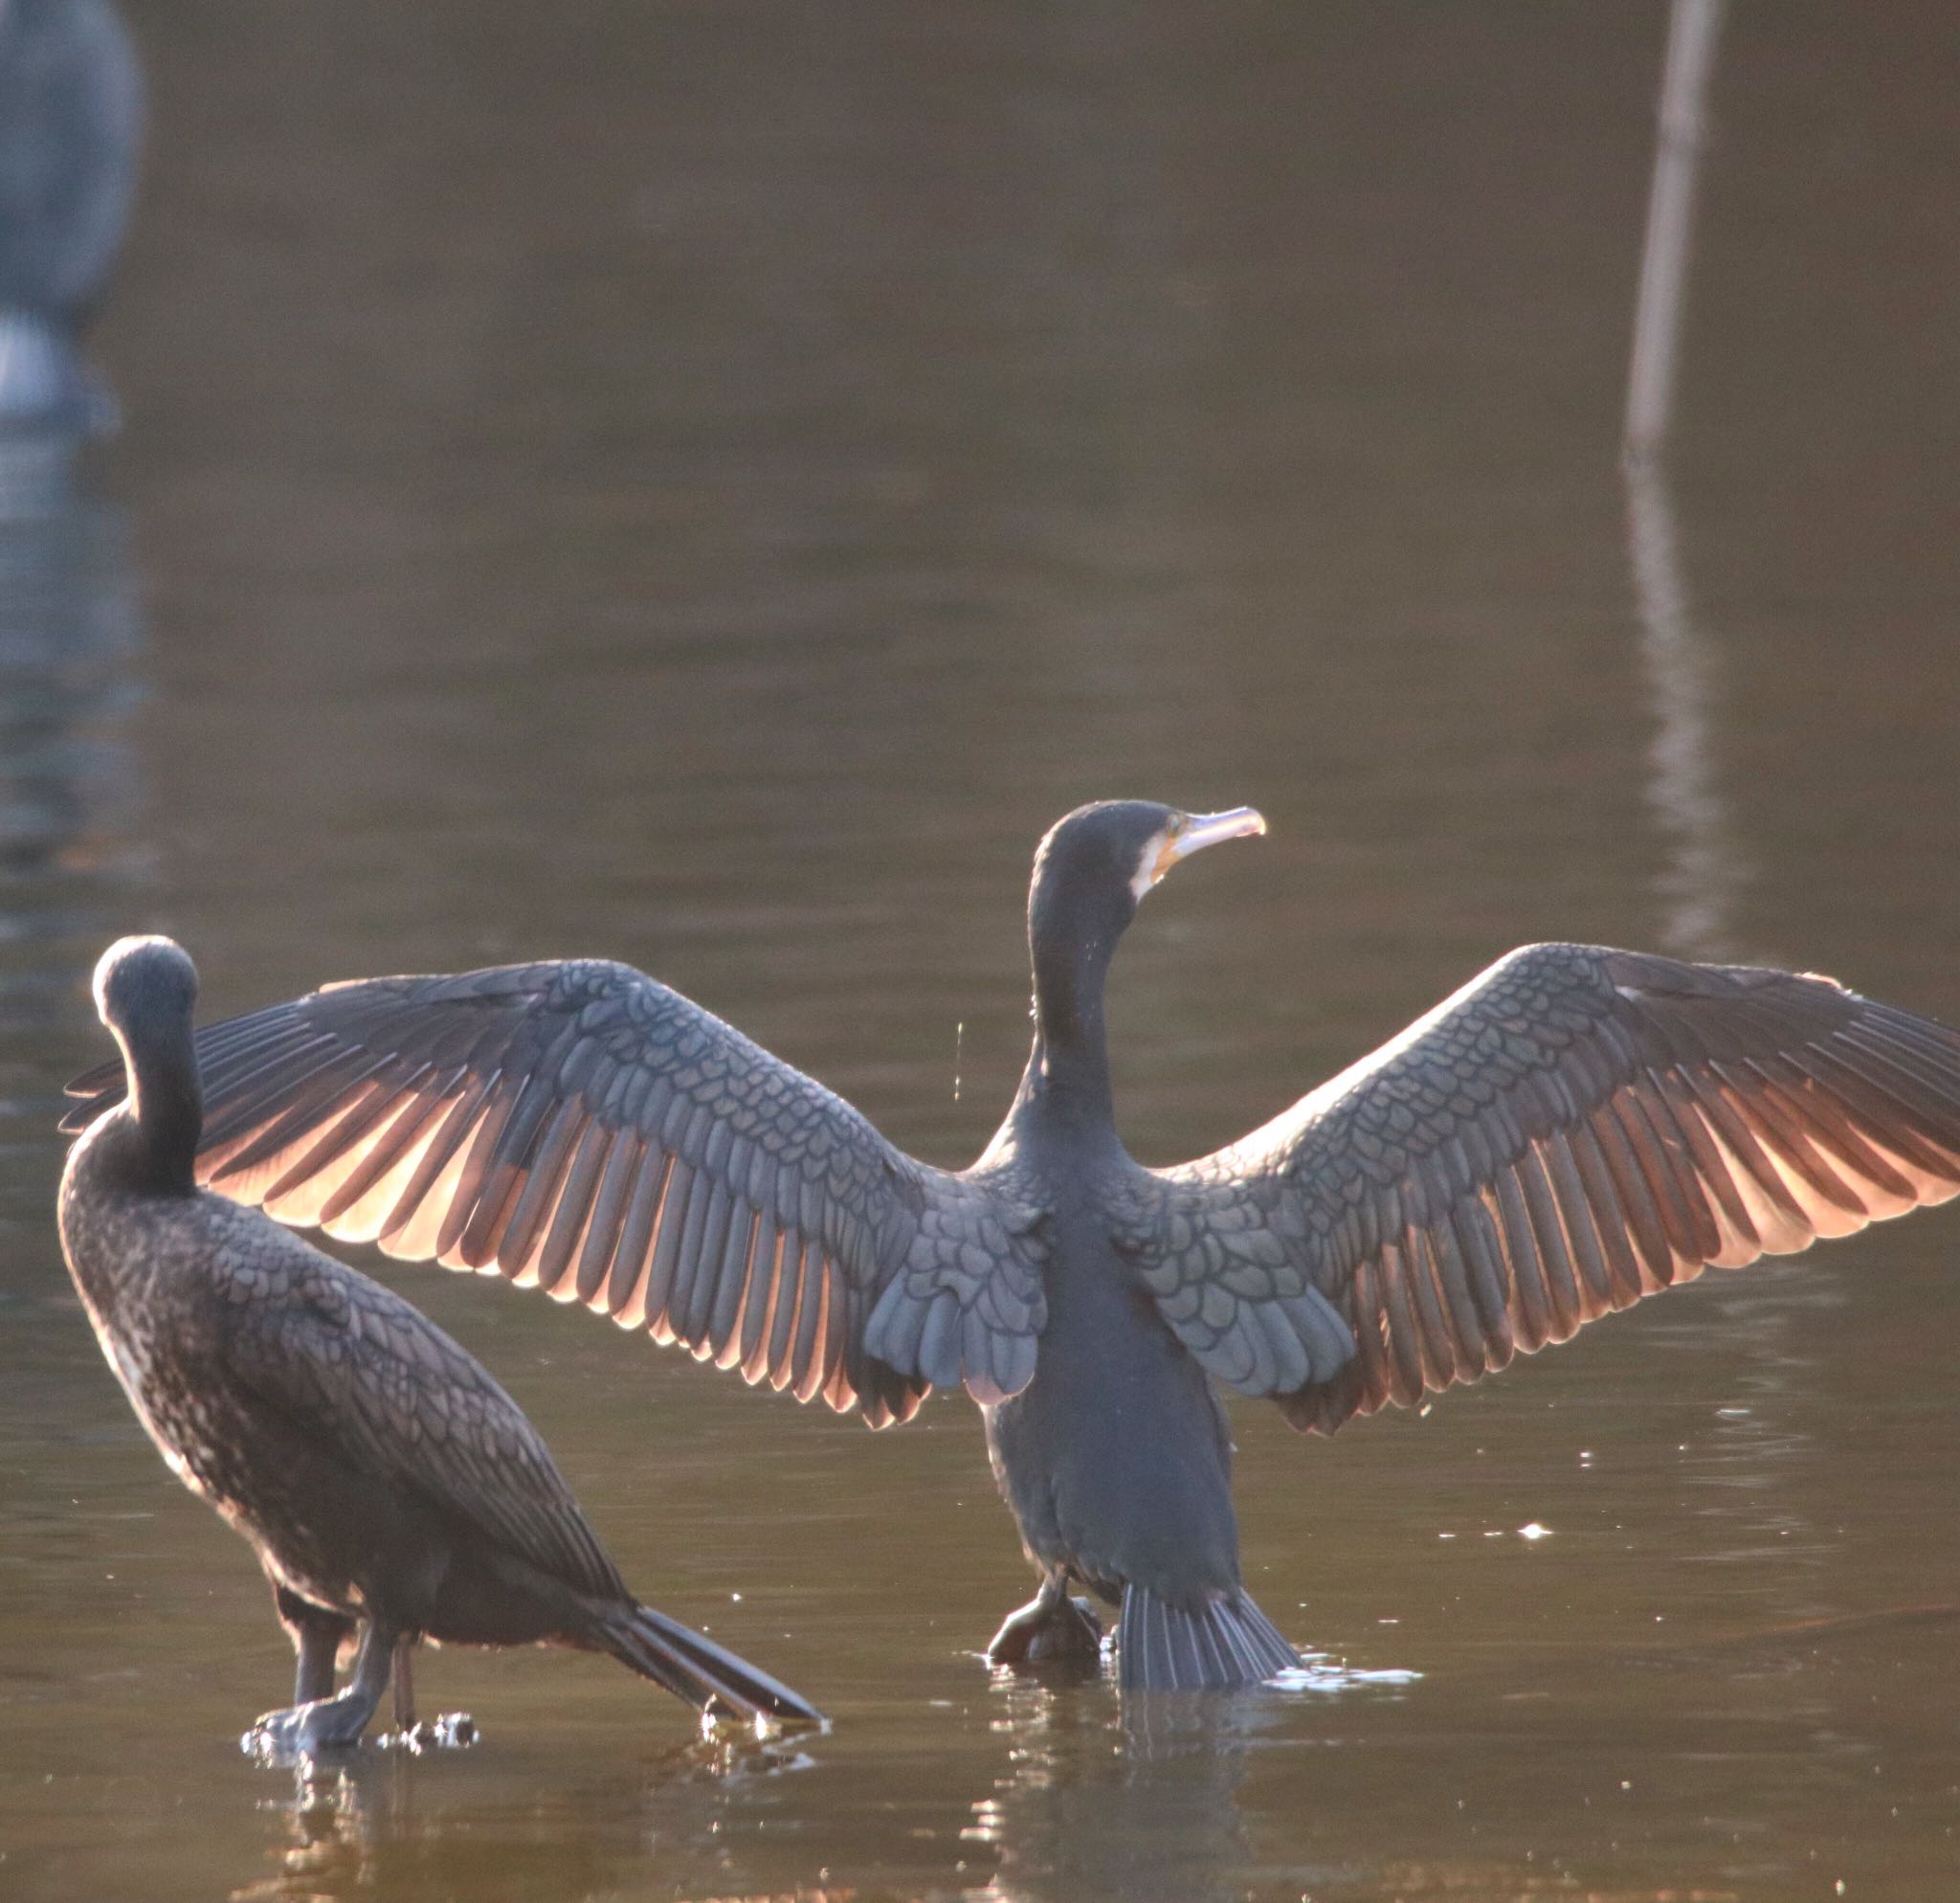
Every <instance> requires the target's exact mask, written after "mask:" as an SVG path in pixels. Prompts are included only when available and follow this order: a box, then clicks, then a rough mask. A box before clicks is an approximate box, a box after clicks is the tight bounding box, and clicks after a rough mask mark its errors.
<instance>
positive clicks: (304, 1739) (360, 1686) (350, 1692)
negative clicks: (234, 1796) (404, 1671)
mask: <svg viewBox="0 0 1960 1903" xmlns="http://www.w3.org/2000/svg"><path fill="white" fill-rule="evenodd" d="M394 1647H395V1634H394V1632H393V1630H392V1629H391V1628H389V1627H385V1626H383V1625H381V1624H379V1623H374V1622H372V1621H370V1622H369V1623H368V1624H367V1629H366V1630H365V1631H363V1633H362V1634H361V1649H360V1651H359V1652H358V1653H357V1654H356V1656H355V1659H354V1675H353V1678H352V1679H351V1680H350V1681H349V1682H348V1684H347V1686H346V1689H345V1690H343V1691H340V1692H338V1693H336V1694H335V1695H334V1696H333V1697H331V1698H314V1699H309V1700H307V1701H306V1702H304V1703H302V1704H299V1705H294V1706H290V1707H288V1708H287V1709H286V1710H285V1711H282V1712H267V1713H265V1714H264V1715H263V1716H262V1717H260V1718H258V1719H257V1720H256V1722H255V1723H254V1725H253V1727H252V1729H251V1730H250V1731H249V1732H247V1733H246V1734H245V1736H244V1738H243V1740H242V1742H243V1744H244V1746H245V1748H246V1749H247V1750H248V1751H250V1752H251V1753H253V1755H254V1756H256V1757H269V1758H274V1759H279V1760H283V1759H286V1758H289V1757H313V1756H315V1755H316V1754H318V1753H320V1752H322V1751H341V1750H345V1749H347V1748H348V1747H349V1746H351V1745H355V1744H358V1743H359V1742H360V1740H361V1734H362V1733H363V1732H364V1731H366V1730H367V1721H368V1719H370V1718H371V1717H373V1715H374V1711H375V1707H376V1706H378V1705H379V1704H380V1703H381V1694H382V1693H383V1692H384V1691H386V1690H388V1682H389V1677H390V1672H391V1670H392V1668H393V1665H394Z"/></svg>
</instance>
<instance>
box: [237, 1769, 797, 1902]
mask: <svg viewBox="0 0 1960 1903" xmlns="http://www.w3.org/2000/svg"><path fill="white" fill-rule="evenodd" d="M627 1756H628V1759H629V1761H627V1762H626V1763H624V1764H622V1765H620V1766H619V1767H618V1768H617V1769H616V1770H613V1771H612V1772H610V1773H608V1774H603V1775H596V1776H593V1777H591V1778H590V1779H588V1780H584V1781H580V1782H575V1783H568V1782H567V1781H566V1780H565V1779H564V1776H563V1774H562V1772H555V1771H554V1770H553V1769H552V1768H551V1767H549V1766H547V1765H541V1764H537V1763H531V1762H525V1761H523V1760H522V1759H519V1760H516V1761H512V1760H510V1759H508V1758H506V1759H504V1760H503V1761H501V1762H498V1761H496V1760H493V1759H484V1758H479V1759H476V1760H473V1761H465V1762H457V1763H450V1762H445V1761H440V1760H434V1761H432V1760H429V1759H422V1758H417V1757H413V1756H412V1755H411V1754H409V1753H406V1752H401V1751H385V1750H375V1749H364V1750H362V1751H360V1752H358V1753H356V1754H354V1755H353V1756H352V1757H349V1758H348V1759H347V1760H346V1761H345V1763H344V1764H340V1765H337V1766H335V1767H333V1768H331V1769H319V1768H310V1767H309V1768H305V1769H301V1770H298V1771H296V1772H295V1773H294V1774H293V1790H292V1795H291V1796H290V1797H289V1798H281V1799H278V1800H273V1801H269V1802H266V1803H265V1804H264V1806H263V1808H264V1809H265V1810H266V1812H267V1814H268V1816H269V1817H271V1818H272V1819H273V1820H274V1821H275V1825H276V1829H275V1833H274V1841H273V1844H272V1847H271V1848H270V1850H269V1852H268V1859H269V1861H270V1863H271V1864H272V1865H273V1869H271V1871H270V1872H269V1873H267V1874H263V1875H259V1876H256V1877H253V1878H251V1879H250V1880H248V1881H247V1882H245V1883H243V1884H241V1885H239V1886H238V1887H237V1888H236V1889H234V1890H233V1891H231V1892H230V1895H231V1898H232V1899H233V1903H329V1899H335V1900H336V1903H338V1899H345V1898H349V1897H353V1896H360V1897H364V1898H378V1899H384V1903H385V1899H388V1898H391V1897H402V1898H424V1897H427V1896H429V1895H431V1894H438V1895H466V1896H469V1897H471V1898H481V1899H484V1903H499V1899H502V1898H505V1897H508V1898H511V1899H514V1903H515V1899H524V1903H529V1899H532V1898H536V1897H539V1896H546V1895H548V1896H558V1895H589V1894H592V1893H595V1892H607V1893H611V1892H612V1891H613V1890H614V1889H616V1888H617V1886H618V1884H619V1881H620V1877H621V1873H622V1871H623V1870H627V1871H630V1870H631V1869H632V1868H633V1866H634V1865H635V1864H640V1863H643V1862H646V1861H653V1862H656V1863H657V1868H658V1869H659V1870H660V1871H661V1873H662V1874H665V1875H667V1876H669V1877H675V1878H679V1879H680V1880H682V1881H685V1882H688V1883H690V1884H692V1883H697V1882H703V1881H708V1882H712V1883H713V1885H714V1888H715V1890H716V1892H717V1893H721V1894H727V1895H731V1896H732V1895H736V1894H739V1893H743V1892H746V1890H747V1889H748V1884H747V1881H746V1879H745V1877H744V1875H743V1874H742V1872H741V1871H740V1870H739V1869H734V1868H731V1858H730V1851H729V1845H730V1841H731V1834H732V1833H729V1832H728V1831H727V1825H728V1824H729V1821H730V1816H731V1812H732V1810H733V1809H734V1807H735V1806H736V1805H737V1804H738V1803H739V1802H741V1801H742V1800H743V1798H745V1797H746V1795H747V1794H748V1792H749V1787H750V1786H752V1785H754V1784H755V1783H757V1782H758V1781H761V1780H773V1779H779V1778H783V1777H788V1776H792V1775H794V1774H796V1773H798V1772H802V1771H807V1770H809V1769H810V1768H812V1765H813V1758H812V1757H810V1755H809V1754H808V1753H806V1752H804V1751H801V1750H798V1749H794V1748H790V1747H786V1746H776V1745H759V1744H755V1743H753V1742H747V1741H738V1742H733V1743H730V1742H726V1741H722V1742H710V1741H702V1740H691V1741H689V1742H688V1743H686V1744H684V1745H679V1746H676V1747H674V1748H673V1749H671V1750H668V1751H664V1752H660V1753H658V1754H657V1755H654V1756H652V1757H642V1756H641V1755H640V1754H638V1753H630V1754H627ZM794 1893H795V1894H797V1895H798V1896H809V1897H815V1896H817V1895H820V1894H821V1892H818V1891H810V1890H804V1889H802V1888H800V1887H799V1888H798V1889H797V1890H796V1891H795V1892H794Z"/></svg>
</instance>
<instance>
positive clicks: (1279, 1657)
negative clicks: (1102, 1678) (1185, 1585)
mask: <svg viewBox="0 0 1960 1903" xmlns="http://www.w3.org/2000/svg"><path fill="white" fill-rule="evenodd" d="M1117 1648H1118V1649H1117V1667H1118V1672H1119V1677H1120V1682H1121V1684H1122V1686H1123V1689H1124V1690H1125V1691H1229V1690H1232V1689H1233V1688H1234V1687H1235V1686H1241V1685H1258V1683H1260V1681H1261V1680H1264V1679H1268V1678H1271V1677H1272V1676H1273V1674H1274V1673H1275V1672H1281V1671H1288V1670H1291V1669H1292V1668H1294V1667H1296V1666H1298V1665H1299V1663H1300V1654H1299V1653H1298V1652H1296V1651H1295V1650H1294V1649H1293V1647H1292V1646H1289V1645H1288V1644H1287V1643H1286V1641H1285V1640H1284V1639H1282V1638H1281V1636H1280V1633H1279V1630H1278V1628H1277V1627H1276V1626H1275V1625H1274V1623H1273V1622H1272V1621H1271V1620H1270V1619H1268V1618H1267V1617H1266V1615H1265V1614H1264V1613H1263V1612H1261V1611H1260V1610H1259V1609H1258V1606H1257V1605H1255V1604H1254V1603H1253V1598H1252V1595H1251V1594H1250V1593H1249V1592H1246V1591H1245V1590H1244V1589H1243V1588H1242V1587H1241V1588H1240V1589H1239V1591H1238V1592H1237V1593H1236V1595H1235V1596H1234V1597H1233V1598H1231V1599H1215V1600H1208V1601H1206V1602H1205V1603H1204V1604H1203V1605H1201V1606H1200V1607H1199V1608H1198V1609H1197V1610H1196V1611H1195V1612H1183V1611H1180V1610H1179V1609H1178V1608H1177V1607H1176V1606H1174V1605H1169V1604H1167V1603H1166V1602H1165V1601H1163V1600H1161V1599H1159V1598H1158V1597H1157V1595H1156V1594H1155V1593H1153V1592H1150V1591H1149V1590H1148V1589H1147V1588H1146V1587H1143V1586H1135V1585H1130V1586H1125V1587H1124V1589H1123V1623H1122V1624H1121V1625H1120V1626H1119V1627H1118V1635H1117Z"/></svg>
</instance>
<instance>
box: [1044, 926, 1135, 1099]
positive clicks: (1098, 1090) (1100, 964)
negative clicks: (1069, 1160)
mask: <svg viewBox="0 0 1960 1903" xmlns="http://www.w3.org/2000/svg"><path fill="white" fill-rule="evenodd" d="M1116 936H1117V934H1116V933H1114V932H1100V931H1092V932H1086V933H1081V934H1071V935H1069V936H1068V937H1065V938H1063V937H1059V936H1048V935H1045V934H1038V933H1037V934H1036V935H1035V937H1034V941H1033V944H1032V946H1031V947H1030V949H1031V951H1032V952H1033V953H1034V965H1035V1049H1034V1052H1033V1054H1032V1055H1031V1056H1030V1057H1029V1059H1028V1069H1027V1074H1026V1076H1025V1077H1024V1078H1023V1079H1022V1083H1021V1096H1022V1098H1023V1099H1024V1100H1028V1101H1032V1100H1034V1099H1036V1098H1041V1099H1045V1100H1047V1101H1048V1102H1050V1103H1051V1104H1053V1105H1054V1106H1055V1107H1056V1108H1058V1109H1060V1108H1065V1109H1067V1110H1068V1111H1069V1112H1070V1113H1072V1114H1073V1115H1074V1116H1076V1117H1079V1118H1081V1117H1086V1118H1091V1119H1100V1120H1101V1121H1103V1122H1105V1123H1110V1124H1113V1123H1114V1122H1115V1117H1116V1107H1115V1102H1114V1099H1113V1098H1112V1095H1111V1092H1110V1087H1109V1041H1108V1035H1107V1032H1106V1030H1105V1028H1104V1024H1103V992H1104V989H1105V987H1106V984H1107V981H1108V977H1109V960H1110V956H1111V954H1112V953H1113V952H1115V950H1116Z"/></svg>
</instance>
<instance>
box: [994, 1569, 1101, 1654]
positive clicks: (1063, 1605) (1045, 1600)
mask: <svg viewBox="0 0 1960 1903" xmlns="http://www.w3.org/2000/svg"><path fill="white" fill-rule="evenodd" d="M987 1656H988V1659H989V1660H990V1661H991V1663H992V1664H994V1665H1031V1666H1032V1665H1088V1666H1095V1665H1099V1664H1100V1663H1101V1662H1102V1658H1103V1622H1102V1621H1101V1620H1100V1619H1099V1618H1097V1616H1096V1609H1095V1607H1094V1606H1092V1605H1091V1604H1090V1603H1089V1601H1087V1600H1085V1599H1071V1598H1070V1597H1069V1593H1068V1580H1067V1576H1066V1575H1065V1574H1060V1573H1058V1574H1055V1575H1053V1576H1052V1577H1051V1578H1048V1579H1047V1580H1046V1581H1045V1582H1044V1583H1043V1585H1042V1587H1041V1590H1040V1591H1039V1592H1038V1593H1036V1595H1035V1597H1034V1598H1033V1599H1031V1600H1030V1601H1028V1603H1027V1604H1026V1605H1024V1606H1022V1607H1021V1608H1020V1610H1019V1611H1018V1612H1013V1613H1010V1614H1009V1615H1008V1617H1007V1620H1006V1623H1004V1624H1003V1625H1002V1626H1001V1628H1000V1630H999V1631H998V1632H996V1633H995V1634H994V1635H993V1641H992V1643H991V1645H990V1646H988V1647H987Z"/></svg>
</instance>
